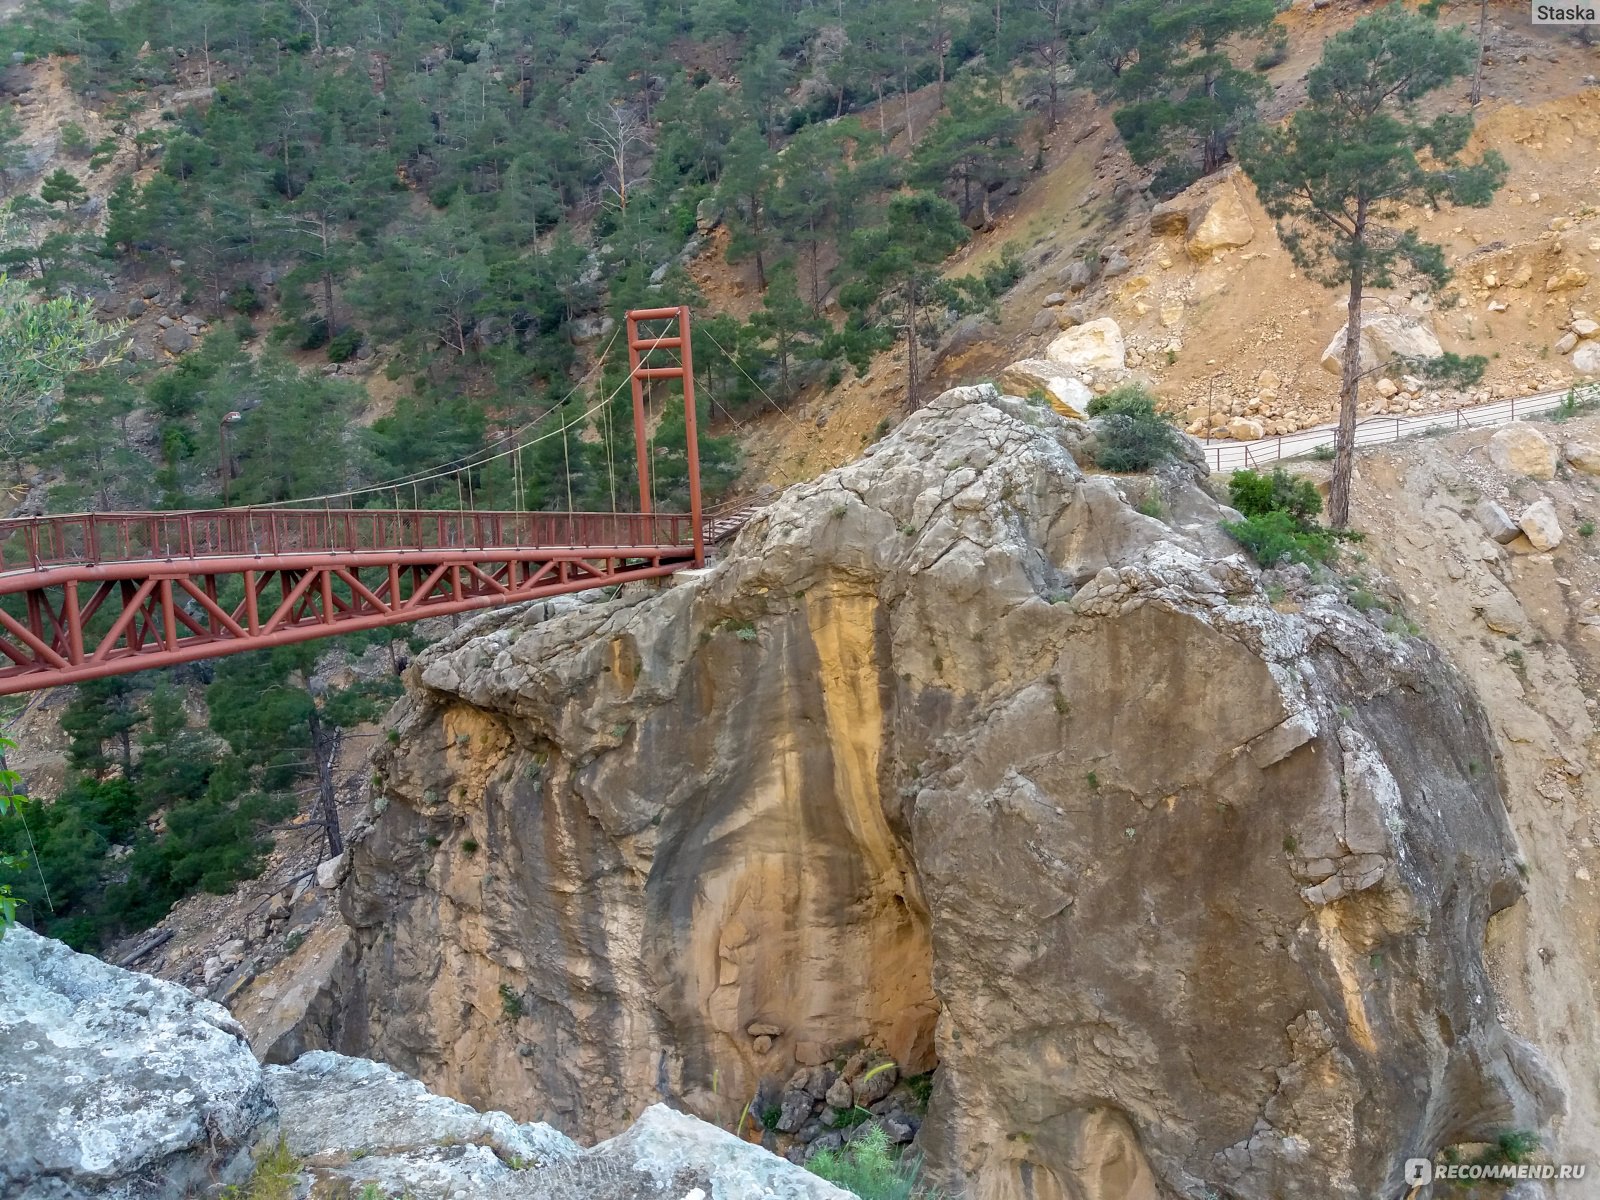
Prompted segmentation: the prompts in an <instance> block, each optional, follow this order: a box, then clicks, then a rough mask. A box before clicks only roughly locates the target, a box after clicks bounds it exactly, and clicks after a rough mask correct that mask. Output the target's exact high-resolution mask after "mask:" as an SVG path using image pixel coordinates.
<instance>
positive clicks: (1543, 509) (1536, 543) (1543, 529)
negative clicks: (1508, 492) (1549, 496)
mask: <svg viewBox="0 0 1600 1200" xmlns="http://www.w3.org/2000/svg"><path fill="white" fill-rule="evenodd" d="M1517 524H1518V525H1519V526H1521V528H1522V532H1523V533H1524V534H1526V535H1527V537H1528V541H1529V542H1531V543H1533V548H1534V549H1535V550H1541V551H1543V550H1554V549H1555V548H1556V547H1557V546H1559V545H1560V544H1561V522H1560V521H1559V520H1557V519H1556V506H1555V505H1554V504H1552V503H1551V502H1550V501H1549V500H1540V501H1537V502H1536V503H1534V504H1530V505H1528V507H1527V508H1525V509H1523V510H1522V516H1521V517H1520V518H1518V520H1517Z"/></svg>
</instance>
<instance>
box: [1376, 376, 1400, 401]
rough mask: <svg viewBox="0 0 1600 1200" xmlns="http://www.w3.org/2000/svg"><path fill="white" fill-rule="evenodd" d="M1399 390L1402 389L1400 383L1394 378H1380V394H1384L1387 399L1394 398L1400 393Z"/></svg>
mask: <svg viewBox="0 0 1600 1200" xmlns="http://www.w3.org/2000/svg"><path fill="white" fill-rule="evenodd" d="M1399 391H1400V385H1399V384H1397V383H1396V382H1395V381H1394V380H1392V379H1380V380H1378V395H1380V396H1382V397H1383V398H1384V399H1385V400H1390V399H1393V398H1394V396H1395V395H1396V394H1398V393H1399Z"/></svg>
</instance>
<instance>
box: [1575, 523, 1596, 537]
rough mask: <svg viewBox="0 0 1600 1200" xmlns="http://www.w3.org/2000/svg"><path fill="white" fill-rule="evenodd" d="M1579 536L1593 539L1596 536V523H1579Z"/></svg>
mask: <svg viewBox="0 0 1600 1200" xmlns="http://www.w3.org/2000/svg"><path fill="white" fill-rule="evenodd" d="M1578 536H1579V537H1593V536H1594V522H1593V521H1581V522H1579V523H1578Z"/></svg>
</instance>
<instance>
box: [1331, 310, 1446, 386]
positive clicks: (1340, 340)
mask: <svg viewBox="0 0 1600 1200" xmlns="http://www.w3.org/2000/svg"><path fill="white" fill-rule="evenodd" d="M1348 332H1349V331H1348V329H1345V328H1341V329H1340V330H1339V332H1338V333H1336V334H1334V335H1333V340H1332V341H1331V342H1329V343H1328V346H1327V349H1325V350H1324V351H1323V352H1322V360H1321V361H1322V369H1323V370H1324V371H1327V372H1328V373H1329V374H1330V375H1337V374H1339V372H1340V371H1342V370H1343V369H1344V354H1345V342H1346V339H1347V335H1348ZM1443 353H1444V348H1443V347H1442V346H1440V345H1439V339H1438V337H1437V336H1436V335H1435V334H1434V332H1433V330H1432V329H1430V328H1429V327H1428V326H1427V325H1426V324H1424V323H1423V322H1422V321H1421V320H1419V319H1417V318H1416V317H1413V316H1410V315H1405V314H1400V313H1387V312H1373V313H1363V314H1362V317H1361V369H1362V370H1363V371H1374V370H1377V368H1378V367H1380V366H1382V365H1385V364H1388V363H1393V362H1397V361H1398V360H1400V359H1405V358H1438V357H1439V355H1441V354H1443Z"/></svg>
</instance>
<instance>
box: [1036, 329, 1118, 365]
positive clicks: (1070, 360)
mask: <svg viewBox="0 0 1600 1200" xmlns="http://www.w3.org/2000/svg"><path fill="white" fill-rule="evenodd" d="M1044 355H1045V357H1046V358H1048V359H1049V360H1050V361H1051V362H1053V363H1057V364H1059V365H1060V366H1063V367H1066V368H1068V371H1069V372H1070V373H1074V374H1076V373H1077V372H1080V371H1120V370H1123V369H1124V368H1125V367H1126V366H1127V365H1128V350H1127V345H1126V343H1124V342H1123V340H1122V327H1121V326H1120V325H1118V324H1117V322H1116V320H1115V319H1114V318H1112V317H1098V318H1096V319H1095V320H1093V321H1087V322H1085V323H1084V324H1082V325H1079V326H1078V327H1077V328H1075V329H1069V330H1067V331H1066V332H1065V333H1063V334H1061V335H1059V336H1058V337H1057V338H1056V339H1055V340H1054V341H1053V342H1051V343H1050V345H1049V346H1048V347H1047V348H1046V349H1045V352H1044Z"/></svg>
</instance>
